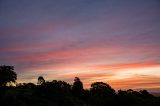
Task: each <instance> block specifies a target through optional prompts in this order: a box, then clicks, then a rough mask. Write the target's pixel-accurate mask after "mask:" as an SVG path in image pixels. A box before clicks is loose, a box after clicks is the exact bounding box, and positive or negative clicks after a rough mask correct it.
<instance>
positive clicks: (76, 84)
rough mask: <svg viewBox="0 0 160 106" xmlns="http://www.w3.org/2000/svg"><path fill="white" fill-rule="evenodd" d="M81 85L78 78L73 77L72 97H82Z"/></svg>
mask: <svg viewBox="0 0 160 106" xmlns="http://www.w3.org/2000/svg"><path fill="white" fill-rule="evenodd" d="M83 91H84V89H83V83H82V82H81V80H80V79H79V78H78V77H75V79H74V83H73V86H72V92H73V95H74V96H77V97H81V96H82V95H83Z"/></svg>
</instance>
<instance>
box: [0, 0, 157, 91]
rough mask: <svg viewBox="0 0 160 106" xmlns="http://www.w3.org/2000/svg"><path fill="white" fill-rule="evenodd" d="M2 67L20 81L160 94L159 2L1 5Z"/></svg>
mask: <svg viewBox="0 0 160 106" xmlns="http://www.w3.org/2000/svg"><path fill="white" fill-rule="evenodd" d="M0 65H13V66H14V67H15V72H16V73H17V74H18V80H17V82H33V83H36V82H37V78H38V76H43V77H44V78H45V79H46V80H47V81H52V80H64V81H67V82H69V83H73V79H74V77H76V76H77V77H80V79H81V80H82V81H83V83H84V86H85V88H88V87H90V84H91V83H92V82H96V81H103V82H106V83H108V84H110V85H111V86H112V87H113V88H115V89H116V90H117V89H128V88H132V89H140V88H145V89H151V90H155V91H157V90H158V88H160V0H0ZM159 91H160V89H159Z"/></svg>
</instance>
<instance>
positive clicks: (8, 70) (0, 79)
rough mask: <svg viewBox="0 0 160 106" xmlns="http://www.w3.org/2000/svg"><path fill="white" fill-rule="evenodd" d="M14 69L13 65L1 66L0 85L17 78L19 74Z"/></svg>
mask: <svg viewBox="0 0 160 106" xmlns="http://www.w3.org/2000/svg"><path fill="white" fill-rule="evenodd" d="M13 70H14V67H13V66H5V65H3V66H0V86H6V84H7V83H9V82H15V81H16V80H17V74H16V73H15V72H14V71H13Z"/></svg>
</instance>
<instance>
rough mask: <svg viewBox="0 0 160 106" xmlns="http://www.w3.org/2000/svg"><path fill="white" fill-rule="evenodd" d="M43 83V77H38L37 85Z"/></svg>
mask: <svg viewBox="0 0 160 106" xmlns="http://www.w3.org/2000/svg"><path fill="white" fill-rule="evenodd" d="M43 83H45V80H44V78H43V77H42V76H39V77H38V82H37V84H38V85H42V84H43Z"/></svg>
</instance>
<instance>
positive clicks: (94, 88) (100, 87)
mask: <svg viewBox="0 0 160 106" xmlns="http://www.w3.org/2000/svg"><path fill="white" fill-rule="evenodd" d="M90 90H91V93H92V94H93V95H95V94H96V95H103V96H111V95H114V94H115V90H114V89H113V88H112V87H111V86H110V85H109V84H106V83H104V82H95V83H92V84H91V89H90Z"/></svg>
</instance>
